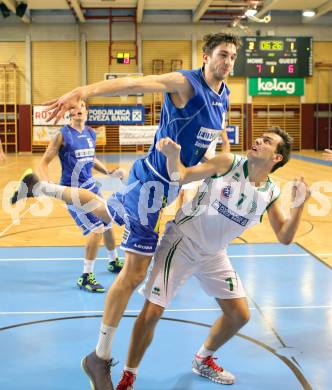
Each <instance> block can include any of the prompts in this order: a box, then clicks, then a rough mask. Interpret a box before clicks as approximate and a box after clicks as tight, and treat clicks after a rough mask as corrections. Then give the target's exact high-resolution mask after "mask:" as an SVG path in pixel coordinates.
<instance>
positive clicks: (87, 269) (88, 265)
mask: <svg viewBox="0 0 332 390" xmlns="http://www.w3.org/2000/svg"><path fill="white" fill-rule="evenodd" d="M95 262H96V261H95V260H87V259H85V260H84V268H83V273H84V274H90V273H91V272H93V270H94V267H95Z"/></svg>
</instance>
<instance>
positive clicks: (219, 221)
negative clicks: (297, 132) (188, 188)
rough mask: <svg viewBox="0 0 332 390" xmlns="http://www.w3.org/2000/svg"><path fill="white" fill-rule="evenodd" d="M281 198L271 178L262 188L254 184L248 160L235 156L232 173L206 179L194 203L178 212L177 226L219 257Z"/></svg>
mask: <svg viewBox="0 0 332 390" xmlns="http://www.w3.org/2000/svg"><path fill="white" fill-rule="evenodd" d="M279 195H280V190H279V188H278V187H277V186H276V185H275V184H274V183H273V181H272V180H271V179H270V178H269V179H268V181H267V182H266V183H265V185H264V186H263V187H259V188H258V187H255V186H254V184H251V183H250V182H249V175H248V160H247V159H246V158H243V157H241V156H238V155H234V160H233V164H232V166H231V168H230V170H229V171H228V172H227V173H225V174H224V175H222V176H213V177H210V178H208V179H205V180H204V182H203V183H202V185H201V186H200V188H199V190H198V192H197V194H196V196H195V198H194V199H193V201H192V202H190V203H188V204H186V205H184V206H183V207H182V209H180V210H179V211H178V212H177V214H176V216H175V223H176V225H177V227H178V228H179V229H180V230H181V231H182V232H183V233H184V234H185V235H186V236H187V237H189V238H190V240H191V241H193V242H194V243H195V244H196V245H197V246H198V247H199V248H202V253H207V254H217V253H218V252H222V251H223V250H224V249H225V248H226V247H227V245H228V244H229V243H230V242H231V241H232V240H233V239H234V238H236V237H238V236H240V235H241V234H242V233H243V232H244V231H245V230H246V229H248V228H249V227H252V226H254V225H256V224H257V223H259V222H260V221H261V219H262V216H263V214H264V212H265V210H267V208H268V207H269V206H270V205H271V204H272V203H273V202H274V201H275V200H276V199H277V198H278V196H279Z"/></svg>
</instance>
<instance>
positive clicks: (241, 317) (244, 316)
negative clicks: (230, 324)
mask: <svg viewBox="0 0 332 390" xmlns="http://www.w3.org/2000/svg"><path fill="white" fill-rule="evenodd" d="M234 317H235V320H236V322H237V323H238V325H239V326H241V327H242V326H244V325H245V324H246V323H247V322H248V321H249V320H250V311H249V308H248V307H247V306H246V307H241V308H238V310H236V311H235V312H234Z"/></svg>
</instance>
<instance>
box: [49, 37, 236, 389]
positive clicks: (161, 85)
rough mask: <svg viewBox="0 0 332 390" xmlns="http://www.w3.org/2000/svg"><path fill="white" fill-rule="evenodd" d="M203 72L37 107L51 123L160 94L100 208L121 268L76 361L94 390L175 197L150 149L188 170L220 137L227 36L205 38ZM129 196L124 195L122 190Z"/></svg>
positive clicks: (112, 84) (126, 83)
mask: <svg viewBox="0 0 332 390" xmlns="http://www.w3.org/2000/svg"><path fill="white" fill-rule="evenodd" d="M203 41H204V42H203V67H202V68H201V69H198V70H182V71H178V72H173V73H168V74H164V75H150V76H145V77H141V78H117V79H114V80H106V81H101V82H98V83H95V84H91V85H88V86H83V87H79V88H76V89H75V90H73V91H71V92H69V93H67V94H65V95H64V96H62V97H61V98H59V99H57V100H54V101H50V102H47V103H45V104H46V105H47V106H48V107H47V108H46V111H52V110H53V112H52V114H51V116H50V119H49V120H51V119H53V118H55V119H56V120H58V119H59V118H61V117H62V116H63V115H64V113H65V112H66V111H68V110H69V109H72V108H73V107H75V106H76V105H77V104H78V102H79V101H80V100H81V99H86V98H88V97H92V96H97V95H105V94H113V95H119V94H120V95H126V94H129V93H135V92H137V93H139V92H140V93H148V92H164V93H165V101H164V104H163V107H162V112H161V117H160V123H159V129H158V130H157V132H156V135H155V139H154V142H153V145H152V147H151V149H150V151H149V153H148V156H147V157H146V158H144V159H140V160H137V161H136V162H135V163H134V165H133V167H132V169H131V172H130V174H129V178H128V186H127V189H126V190H125V191H124V192H122V193H117V194H115V196H114V197H112V198H111V199H109V200H108V207H109V210H110V213H111V215H112V218H113V219H114V220H115V222H117V223H118V224H120V225H123V224H125V232H124V236H123V240H122V245H121V246H122V248H123V249H124V250H125V265H124V267H123V269H122V270H121V272H120V274H119V275H118V277H117V279H116V280H115V282H114V283H113V285H112V286H111V288H110V290H109V292H108V295H107V297H106V302H105V309H104V315H103V320H102V325H101V329H100V335H99V341H98V344H97V348H96V351H94V352H92V353H91V354H90V355H88V356H87V357H86V358H84V360H83V367H84V369H85V371H86V373H87V374H88V375H89V377H90V379H91V382H92V384H93V386H94V389H95V390H110V389H113V385H112V382H111V377H110V374H109V368H110V364H111V359H110V356H111V342H112V338H113V336H114V334H115V331H116V328H117V326H118V324H119V322H120V320H121V317H122V314H123V312H124V310H125V308H126V306H127V303H128V300H129V298H130V296H131V295H132V293H133V291H134V290H135V288H136V287H137V286H138V285H139V284H140V283H141V282H142V281H143V279H144V277H145V275H146V271H147V268H148V265H149V264H150V261H151V258H152V255H153V254H154V252H155V249H156V245H157V241H158V226H159V220H160V212H161V209H162V208H163V207H164V206H166V205H167V204H169V203H171V202H172V201H173V200H174V199H175V198H176V196H177V194H178V191H179V188H178V187H176V186H174V185H170V181H171V179H174V178H170V177H169V175H168V172H167V168H166V158H165V156H164V155H163V154H162V153H160V152H159V151H158V150H157V149H156V143H157V142H158V141H159V140H160V139H161V138H164V137H169V138H171V139H172V140H173V141H175V142H177V143H178V144H179V145H181V161H182V163H183V164H184V165H185V166H187V167H189V166H193V165H196V164H197V163H198V162H200V161H201V160H202V159H203V158H204V155H205V153H206V151H207V150H208V148H209V146H210V144H211V143H212V142H213V141H214V140H215V139H216V138H217V137H218V136H219V135H220V133H221V131H222V130H223V129H225V117H226V113H227V110H228V107H229V99H228V95H229V89H228V88H227V86H226V84H225V79H226V78H227V77H228V75H229V74H230V72H231V71H232V69H233V66H234V62H235V60H236V56H237V50H238V48H239V47H240V40H239V38H238V37H236V36H234V35H232V34H224V33H217V34H209V35H207V36H205V37H204V39H203ZM129 189H130V190H129Z"/></svg>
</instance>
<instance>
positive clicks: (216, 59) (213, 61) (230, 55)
mask: <svg viewBox="0 0 332 390" xmlns="http://www.w3.org/2000/svg"><path fill="white" fill-rule="evenodd" d="M235 60H236V46H235V45H234V44H233V43H226V42H224V43H221V44H220V45H218V46H217V47H215V48H214V50H213V52H212V53H211V55H207V54H204V56H203V62H204V63H205V68H206V69H207V70H208V71H209V72H210V73H211V74H212V75H213V77H214V78H215V79H216V80H218V81H222V80H224V79H225V78H227V77H228V76H229V74H230V72H231V71H232V69H233V67H234V63H235Z"/></svg>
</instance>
